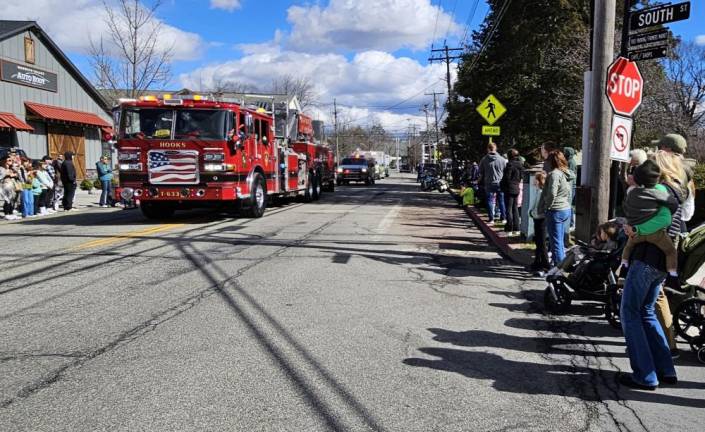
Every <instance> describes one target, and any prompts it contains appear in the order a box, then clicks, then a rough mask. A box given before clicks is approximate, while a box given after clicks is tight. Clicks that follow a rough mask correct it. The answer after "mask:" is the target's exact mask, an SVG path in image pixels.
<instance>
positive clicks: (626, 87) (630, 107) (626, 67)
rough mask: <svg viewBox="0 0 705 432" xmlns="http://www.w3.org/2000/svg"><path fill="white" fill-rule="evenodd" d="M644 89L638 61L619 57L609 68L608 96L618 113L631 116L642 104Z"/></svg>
mask: <svg viewBox="0 0 705 432" xmlns="http://www.w3.org/2000/svg"><path fill="white" fill-rule="evenodd" d="M643 89H644V79H643V78H642V77H641V73H640V72H639V68H638V67H637V65H636V62H633V61H630V60H628V59H626V58H624V57H618V58H617V60H615V61H614V63H612V65H610V67H609V69H607V88H606V90H607V98H608V99H609V101H610V104H611V105H612V109H614V112H616V113H617V114H622V115H625V116H629V117H631V116H632V114H634V111H636V109H637V108H639V105H641V98H642V93H643V92H642V90H643Z"/></svg>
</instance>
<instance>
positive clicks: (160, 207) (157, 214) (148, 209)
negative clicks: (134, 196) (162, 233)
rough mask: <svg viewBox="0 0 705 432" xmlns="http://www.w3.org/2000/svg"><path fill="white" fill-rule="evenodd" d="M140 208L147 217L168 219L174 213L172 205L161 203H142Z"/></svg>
mask: <svg viewBox="0 0 705 432" xmlns="http://www.w3.org/2000/svg"><path fill="white" fill-rule="evenodd" d="M140 210H141V211H142V214H143V215H144V217H146V218H147V219H168V218H170V217H171V216H173V215H174V211H176V209H175V208H174V206H170V205H166V204H163V203H149V202H147V203H142V204H140Z"/></svg>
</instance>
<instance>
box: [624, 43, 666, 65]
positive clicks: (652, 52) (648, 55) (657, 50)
mask: <svg viewBox="0 0 705 432" xmlns="http://www.w3.org/2000/svg"><path fill="white" fill-rule="evenodd" d="M667 55H668V46H661V47H654V48H649V49H643V50H638V51H629V60H631V61H642V60H654V59H659V58H663V57H666V56H667Z"/></svg>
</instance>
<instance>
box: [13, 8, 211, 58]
mask: <svg viewBox="0 0 705 432" xmlns="http://www.w3.org/2000/svg"><path fill="white" fill-rule="evenodd" d="M66 7H67V5H66V2H64V1H61V0H4V1H3V13H2V18H3V19H14V20H34V21H37V22H38V23H39V25H40V26H42V28H43V29H44V30H45V31H46V32H47V33H48V34H49V36H50V37H51V38H52V39H53V40H54V41H55V42H56V44H57V45H59V47H60V48H61V49H62V50H64V51H71V52H77V53H84V54H85V53H86V52H87V51H88V48H89V47H90V40H91V38H93V39H94V40H98V39H99V38H100V37H101V36H102V37H103V39H104V40H107V39H108V36H107V32H106V30H107V29H106V25H105V19H106V13H105V10H104V8H103V5H102V2H100V1H99V0H75V1H74V2H72V4H71V8H70V9H71V11H70V13H67V12H66ZM160 22H161V21H160ZM161 25H162V27H161V34H160V38H159V44H160V46H162V47H165V48H166V47H171V46H173V47H174V60H192V59H195V58H197V57H198V56H199V55H200V53H201V52H202V47H203V40H202V39H201V37H200V36H198V35H197V34H195V33H189V32H185V31H183V30H180V29H178V28H176V27H173V26H170V25H168V24H166V23H164V22H161Z"/></svg>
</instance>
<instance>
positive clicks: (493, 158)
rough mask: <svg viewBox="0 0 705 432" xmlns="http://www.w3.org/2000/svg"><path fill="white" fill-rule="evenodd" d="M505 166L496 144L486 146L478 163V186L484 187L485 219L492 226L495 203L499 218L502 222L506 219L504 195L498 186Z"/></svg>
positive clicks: (504, 160)
mask: <svg viewBox="0 0 705 432" xmlns="http://www.w3.org/2000/svg"><path fill="white" fill-rule="evenodd" d="M506 165H507V160H506V159H504V158H503V157H502V156H500V155H499V154H497V144H495V143H492V142H491V143H489V144H488V145H487V154H486V155H485V157H483V158H482V160H481V161H480V169H479V175H480V184H482V185H483V186H484V189H485V197H486V198H487V217H488V219H489V223H490V224H493V223H494V219H495V202H496V201H498V202H497V204H499V213H500V215H499V217H500V219H501V220H502V221H504V220H505V219H506V217H507V211H506V209H505V208H504V194H503V193H502V191H501V189H500V187H499V185H500V183H501V181H502V175H503V174H504V167H505V166H506Z"/></svg>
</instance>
